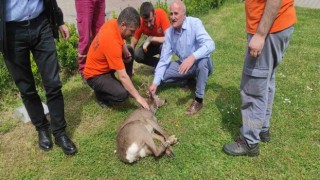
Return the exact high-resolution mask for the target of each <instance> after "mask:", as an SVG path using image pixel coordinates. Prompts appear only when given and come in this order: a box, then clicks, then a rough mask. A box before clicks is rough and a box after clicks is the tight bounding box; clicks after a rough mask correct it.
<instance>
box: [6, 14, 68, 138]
mask: <svg viewBox="0 0 320 180" xmlns="http://www.w3.org/2000/svg"><path fill="white" fill-rule="evenodd" d="M6 26H7V32H8V33H7V52H6V54H5V62H6V65H7V68H8V70H9V72H10V74H11V75H12V77H13V80H14V82H15V84H16V85H17V87H18V88H19V91H20V93H21V98H22V100H23V103H24V105H25V107H26V109H27V112H28V114H29V116H30V118H31V122H32V124H33V125H34V126H35V127H36V130H43V129H47V128H49V126H50V125H51V130H52V132H53V135H54V136H56V137H57V136H61V135H63V134H64V133H65V128H66V125H67V124H66V121H65V118H64V101H63V95H62V92H61V87H62V84H61V81H60V77H59V65H58V59H57V51H56V47H55V44H54V38H53V34H52V30H51V28H50V24H49V21H48V19H47V17H46V16H45V14H44V13H42V14H40V15H39V16H38V17H37V18H35V19H33V20H31V21H30V23H29V22H28V23H21V22H7V23H6ZM30 52H31V53H32V55H33V57H34V59H35V63H36V65H37V68H38V70H39V72H40V74H41V78H42V83H43V86H44V89H45V91H46V99H47V105H48V108H49V112H50V118H51V123H49V122H48V120H47V119H46V117H45V114H44V110H43V107H42V104H41V99H40V97H39V95H38V93H37V90H36V86H35V81H34V76H33V74H32V69H31V61H30Z"/></svg>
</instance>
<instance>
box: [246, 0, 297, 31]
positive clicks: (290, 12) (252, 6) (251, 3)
mask: <svg viewBox="0 0 320 180" xmlns="http://www.w3.org/2000/svg"><path fill="white" fill-rule="evenodd" d="M265 5H266V0H245V8H246V20H247V22H246V23H247V26H246V31H247V33H250V34H255V33H256V31H257V28H258V25H259V22H260V20H261V18H262V15H263V11H264V7H265ZM296 21H297V17H296V11H295V8H294V2H293V0H283V1H282V4H281V7H280V9H279V12H278V15H277V17H276V19H275V20H274V23H273V25H272V26H271V29H270V31H269V33H274V32H278V31H282V30H284V29H286V28H288V27H290V26H292V25H293V24H294V23H295V22H296Z"/></svg>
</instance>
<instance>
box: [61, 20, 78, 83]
mask: <svg viewBox="0 0 320 180" xmlns="http://www.w3.org/2000/svg"><path fill="white" fill-rule="evenodd" d="M66 25H67V26H68V27H69V30H70V39H69V40H63V39H60V41H57V42H56V47H57V51H58V59H59V63H60V66H61V72H62V73H63V74H64V75H66V76H67V77H69V76H72V75H74V74H75V73H76V72H77V68H78V62H77V58H78V51H77V47H78V32H77V30H76V27H75V25H74V24H71V25H69V24H66Z"/></svg>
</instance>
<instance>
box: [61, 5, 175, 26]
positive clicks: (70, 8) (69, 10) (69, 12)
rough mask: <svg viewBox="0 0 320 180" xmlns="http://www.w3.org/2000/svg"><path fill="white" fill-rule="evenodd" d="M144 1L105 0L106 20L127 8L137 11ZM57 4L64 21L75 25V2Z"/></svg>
mask: <svg viewBox="0 0 320 180" xmlns="http://www.w3.org/2000/svg"><path fill="white" fill-rule="evenodd" d="M145 1H146V0H106V19H110V18H112V13H113V12H115V13H116V14H117V15H119V14H120V12H121V10H122V9H124V8H126V7H128V6H132V7H134V8H136V9H138V8H139V7H140V5H141V4H142V3H143V2H145ZM148 1H151V2H152V3H153V4H155V3H156V2H157V0H148ZM57 2H58V5H59V7H60V8H61V9H62V12H63V15H64V21H65V22H68V23H74V24H76V8H75V0H57ZM160 2H165V0H160ZM167 2H168V3H171V2H173V0H167Z"/></svg>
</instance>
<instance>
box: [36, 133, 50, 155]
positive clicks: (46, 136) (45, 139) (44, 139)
mask: <svg viewBox="0 0 320 180" xmlns="http://www.w3.org/2000/svg"><path fill="white" fill-rule="evenodd" d="M38 137H39V147H40V149H42V150H44V151H49V150H50V149H52V146H53V143H52V139H51V134H50V132H49V130H48V129H46V130H39V131H38Z"/></svg>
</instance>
